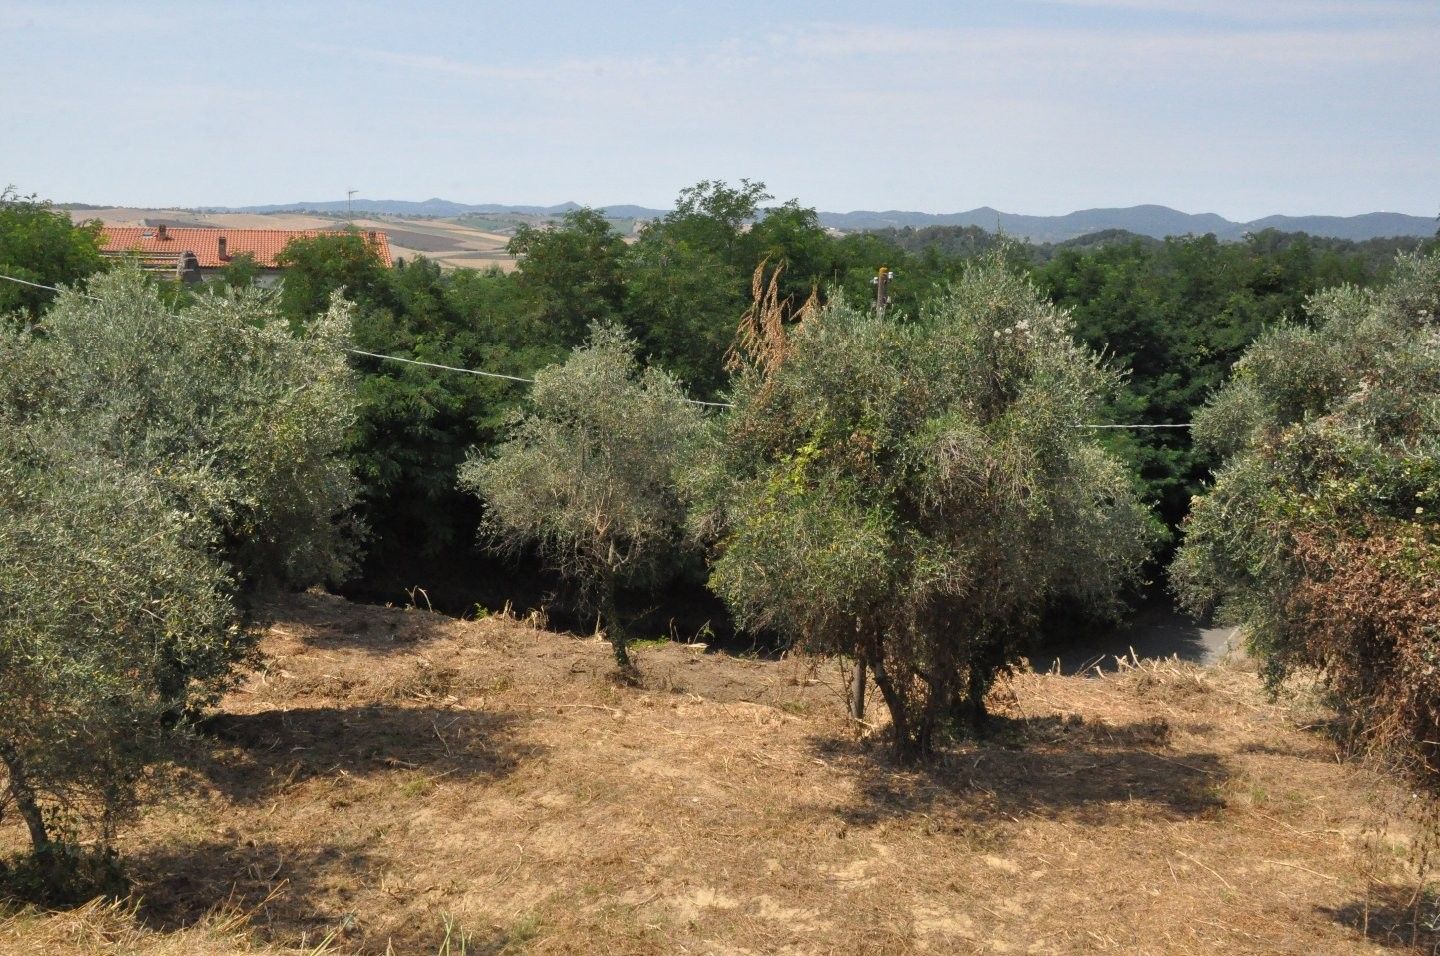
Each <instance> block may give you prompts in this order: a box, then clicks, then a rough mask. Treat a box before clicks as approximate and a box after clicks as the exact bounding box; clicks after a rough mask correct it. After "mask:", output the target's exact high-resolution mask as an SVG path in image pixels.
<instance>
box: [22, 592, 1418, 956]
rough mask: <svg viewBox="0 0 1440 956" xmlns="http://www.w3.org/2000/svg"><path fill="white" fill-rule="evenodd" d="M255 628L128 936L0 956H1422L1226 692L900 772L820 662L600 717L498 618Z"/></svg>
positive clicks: (1341, 773) (71, 934) (82, 929)
mask: <svg viewBox="0 0 1440 956" xmlns="http://www.w3.org/2000/svg"><path fill="white" fill-rule="evenodd" d="M274 619H275V621H276V623H275V624H274V626H273V627H271V628H270V630H269V633H268V635H267V637H266V640H265V644H264V649H265V651H266V653H267V654H268V664H267V665H266V667H265V668H264V670H262V671H260V672H258V673H256V674H255V675H253V677H252V678H251V679H250V680H249V681H248V682H247V683H246V684H245V686H244V687H243V688H242V689H241V690H239V691H238V692H236V693H234V694H232V695H230V696H229V697H228V698H227V699H226V700H225V701H224V703H223V706H222V707H221V708H220V712H219V713H218V714H217V715H216V717H215V718H214V720H213V721H212V722H211V724H210V726H209V727H208V728H207V733H208V736H207V737H205V738H202V739H200V740H197V741H196V742H195V744H194V745H193V746H192V747H191V748H190V751H189V753H188V754H187V755H186V756H185V758H184V759H182V760H181V761H179V762H178V763H177V765H176V766H175V767H174V768H172V769H170V770H169V771H167V772H166V773H165V774H163V775H162V776H161V777H159V778H157V779H156V781H155V783H154V788H153V789H154V792H153V794H152V800H151V802H150V804H149V809H148V811H147V812H146V814H145V816H144V817H143V819H142V820H141V821H140V823H139V824H138V825H137V826H135V827H132V828H131V829H129V830H127V831H126V832H125V834H124V836H123V841H122V845H121V847H120V849H121V852H122V854H123V855H124V857H125V858H126V859H127V860H128V861H129V865H130V872H131V873H132V875H133V877H134V878H135V881H136V891H137V894H139V897H140V898H141V902H140V903H139V904H138V906H136V907H134V908H131V909H127V908H125V907H122V906H114V905H112V906H104V905H100V904H92V906H90V907H88V908H86V909H83V910H81V911H78V912H72V913H64V914H45V913H37V912H33V911H26V912H20V913H14V912H11V913H9V914H8V915H7V914H6V913H5V912H4V911H3V910H0V953H6V954H31V953H35V954H39V953H56V952H84V953H107V954H121V953H124V954H141V956H168V954H172V953H224V952H256V953H279V952H295V951H301V952H307V951H316V950H315V947H317V946H319V945H320V944H321V943H322V941H324V940H327V939H328V940H329V943H328V944H326V947H325V948H324V949H323V951H324V952H331V953H352V952H353V953H384V952H386V951H387V947H392V948H393V951H394V952H396V953H436V952H449V953H457V954H458V953H460V952H462V951H464V952H469V953H472V954H473V953H500V952H535V953H590V952H604V953H612V954H614V953H683V952H688V953H734V954H739V953H832V952H833V953H846V954H857V953H922V952H933V953H982V952H984V953H990V952H1018V953H1080V952H1085V953H1090V952H1112V953H1302V954H1307V956H1310V954H1317V953H1340V954H1345V953H1395V952H1415V953H1420V952H1430V951H1432V948H1433V947H1434V946H1435V945H1436V943H1437V938H1436V937H1435V936H1434V935H1430V936H1427V935H1426V933H1425V931H1424V929H1423V927H1416V926H1412V925H1411V924H1410V923H1409V922H1408V921H1407V919H1406V918H1405V913H1404V912H1402V911H1403V906H1402V904H1403V903H1404V902H1406V901H1408V900H1410V899H1412V898H1414V894H1415V893H1416V892H1417V889H1419V888H1418V887H1417V886H1416V878H1415V876H1414V874H1413V873H1412V872H1411V871H1410V870H1409V869H1408V868H1407V864H1406V863H1405V861H1404V859H1403V858H1404V857H1405V855H1406V854H1405V850H1406V844H1405V835H1404V833H1403V832H1398V831H1396V830H1393V829H1392V830H1390V831H1388V832H1386V833H1383V834H1378V835H1377V833H1376V831H1375V826H1376V823H1377V819H1379V818H1380V816H1383V813H1384V811H1383V809H1382V808H1383V807H1385V806H1390V805H1393V801H1394V800H1397V799H1403V794H1401V793H1399V792H1398V791H1396V790H1395V789H1394V788H1393V787H1390V786H1389V785H1387V784H1386V783H1384V782H1383V781H1380V780H1378V779H1376V778H1375V777H1373V776H1371V775H1370V774H1369V773H1368V772H1366V771H1364V770H1362V769H1360V768H1359V767H1357V766H1355V765H1353V764H1351V763H1348V762H1346V761H1344V760H1341V759H1337V755H1336V752H1335V749H1334V747H1333V746H1332V745H1331V744H1330V743H1328V742H1327V741H1326V739H1325V738H1323V737H1322V736H1320V735H1319V734H1318V733H1316V732H1315V731H1314V730H1313V729H1307V728H1306V727H1305V726H1302V724H1304V723H1305V722H1308V721H1312V720H1315V719H1317V717H1316V714H1314V713H1312V712H1310V711H1306V710H1297V708H1296V705H1294V704H1293V703H1284V702H1282V703H1279V704H1272V703H1270V702H1268V701H1267V699H1266V698H1265V697H1264V696H1263V695H1262V694H1261V691H1260V688H1259V684H1258V681H1257V679H1256V677H1255V675H1254V674H1253V673H1250V672H1249V671H1247V670H1246V669H1245V668H1244V667H1243V666H1235V665H1228V666H1221V667H1218V668H1211V669H1201V668H1198V667H1196V666H1194V665H1188V664H1180V663H1178V662H1166V663H1149V664H1142V665H1139V666H1135V667H1131V668H1129V669H1123V670H1122V671H1121V672H1119V673H1116V674H1108V675H1105V676H1098V677H1097V676H1087V677H1080V676H1059V675H1039V674H1033V673H1031V674H1024V675H1021V676H1018V677H1017V678H1016V679H1015V680H1014V681H1013V682H1011V683H1010V684H1009V685H1008V686H1007V687H1005V688H1002V689H1001V691H1000V692H999V693H998V694H997V699H996V704H997V707H998V708H999V709H1000V710H1001V712H1002V713H1003V715H1004V716H1003V718H1002V719H1001V720H1000V721H999V725H998V727H997V729H996V734H995V736H994V737H993V739H991V740H989V741H987V742H985V743H982V744H965V745H957V746H956V747H955V748H954V749H952V750H950V751H949V752H947V753H946V754H945V756H944V759H943V760H942V761H941V762H940V763H939V764H938V765H937V766H935V767H932V768H929V769H925V770H910V769H904V768H900V767H896V766H894V765H892V764H890V763H889V762H888V760H887V757H886V753H885V750H884V748H883V740H882V739H881V737H880V734H881V732H882V729H881V728H876V729H875V730H873V731H871V732H869V734H868V735H866V734H861V733H857V729H856V728H855V727H854V726H853V725H851V724H848V723H847V721H846V720H845V719H844V717H843V707H842V703H841V691H840V688H841V686H842V680H841V675H840V673H839V671H838V670H837V669H836V666H835V665H834V664H827V663H824V662H815V661H809V660H803V659H789V660H782V661H768V660H758V659H755V660H751V659H744V658H734V657H727V656H722V655H717V654H712V653H705V652H702V651H701V650H699V649H698V648H690V647H686V646H684V645H678V644H672V645H667V646H660V647H645V648H642V649H641V650H640V651H639V653H638V658H639V665H640V668H641V670H642V672H643V673H644V674H645V683H644V686H643V687H640V688H628V687H620V686H617V685H616V684H615V683H614V682H613V681H612V680H611V679H610V676H609V672H610V663H609V651H608V647H607V646H606V645H604V644H603V643H602V642H600V641H598V640H595V639H586V638H576V637H572V636H567V635H560V634H554V633H550V632H547V631H545V630H542V629H539V628H537V627H533V626H529V625H527V624H525V623H523V622H516V621H512V620H508V619H505V618H490V619H486V620H482V621H474V622H462V621H455V620H452V619H448V618H444V617H441V616H438V615H433V614H430V613H428V612H425V611H415V610H409V611H407V610H399V609H384V608H375V607H367V606H360V605H352V604H348V603H346V602H345V601H343V600H341V599H339V598H334V597H329V596H322V595H314V594H310V595H302V596H297V597H295V598H293V599H290V600H287V601H286V602H285V603H283V604H281V605H278V606H276V607H275V608H274ZM1377 815H1380V816H1377ZM13 838H14V835H13V834H12V833H11V832H10V831H8V830H7V831H5V832H4V833H3V834H0V850H6V849H15V848H17V845H16V844H14V842H13ZM4 841H11V842H10V843H8V844H6V843H4ZM1377 847H1378V849H1377ZM1367 848H1368V849H1367ZM447 939H448V944H447V942H446V940H447ZM462 940H463V941H464V945H465V949H463V950H462V949H461V942H462ZM446 945H448V946H449V947H450V948H449V949H444V947H445V946H446Z"/></svg>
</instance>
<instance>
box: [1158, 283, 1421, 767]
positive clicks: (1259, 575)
mask: <svg viewBox="0 0 1440 956" xmlns="http://www.w3.org/2000/svg"><path fill="white" fill-rule="evenodd" d="M1437 316H1440V257H1437V256H1430V257H1428V258H1402V259H1401V260H1400V263H1399V265H1398V267H1397V269H1396V274H1395V277H1394V280H1393V281H1392V282H1391V284H1389V285H1388V286H1385V287H1384V288H1381V289H1379V290H1376V291H1372V292H1366V291H1362V290H1359V289H1355V288H1344V289H1337V290H1332V291H1330V292H1326V293H1323V294H1320V295H1318V296H1316V297H1314V298H1313V299H1312V300H1311V301H1310V303H1309V305H1308V326H1306V325H1289V326H1285V327H1283V328H1279V329H1276V330H1273V331H1271V332H1270V333H1268V334H1266V335H1265V336H1263V337H1262V338H1261V339H1260V340H1259V341H1257V342H1256V343H1255V344H1254V345H1253V346H1252V347H1251V348H1250V349H1249V350H1248V351H1247V352H1246V353H1245V357H1244V358H1243V359H1242V360H1241V361H1240V362H1239V364H1238V365H1237V366H1236V368H1235V372H1234V374H1233V376H1232V377H1231V380H1230V382H1229V383H1228V384H1227V385H1226V386H1225V388H1224V389H1223V390H1222V391H1221V392H1220V393H1219V394H1218V395H1217V396H1216V397H1215V399H1214V400H1213V401H1212V402H1211V403H1210V404H1209V405H1208V406H1207V408H1206V409H1205V411H1204V412H1203V414H1202V415H1201V416H1200V418H1199V421H1198V422H1197V438H1198V439H1199V440H1201V441H1203V442H1205V443H1206V444H1207V445H1209V446H1210V447H1212V448H1214V449H1216V450H1217V451H1218V452H1220V453H1223V454H1224V455H1225V456H1226V458H1225V464H1224V466H1223V468H1221V470H1220V471H1219V472H1218V474H1217V476H1216V479H1215V483H1214V486H1213V487H1212V488H1210V489H1209V490H1207V491H1206V493H1205V494H1204V495H1202V496H1201V497H1199V498H1197V499H1196V500H1195V501H1194V504H1193V510H1192V512H1191V515H1190V517H1189V519H1188V520H1187V521H1186V524H1185V543H1184V546H1183V547H1182V549H1181V551H1180V554H1179V556H1178V558H1177V560H1176V563H1175V566H1174V570H1173V578H1174V582H1175V586H1176V588H1177V590H1178V591H1179V593H1180V595H1181V597H1182V598H1183V599H1184V601H1185V602H1186V603H1187V604H1188V605H1189V606H1191V607H1192V608H1194V609H1196V610H1206V609H1208V608H1210V607H1211V606H1213V605H1216V604H1218V605H1219V606H1220V609H1221V611H1222V613H1224V614H1226V615H1227V616H1228V617H1229V618H1231V619H1233V620H1235V621H1238V622H1242V623H1244V624H1245V625H1246V627H1247V631H1248V635H1249V641H1250V644H1251V646H1252V647H1253V648H1254V649H1255V650H1256V651H1257V652H1259V654H1260V655H1261V656H1262V657H1263V659H1264V660H1265V661H1266V662H1267V664H1268V666H1269V671H1270V675H1271V678H1272V680H1277V681H1278V680H1279V679H1280V678H1282V677H1283V676H1284V675H1285V674H1286V673H1287V672H1289V671H1290V670H1292V669H1293V668H1296V667H1318V668H1320V669H1321V672H1322V673H1323V674H1324V676H1325V677H1326V679H1327V680H1328V681H1329V682H1330V685H1331V687H1332V688H1333V689H1334V691H1335V694H1336V698H1337V700H1338V702H1339V703H1340V705H1341V707H1342V708H1343V710H1344V713H1345V715H1346V716H1347V718H1348V719H1349V726H1350V729H1351V730H1352V731H1353V732H1355V733H1356V734H1357V735H1358V738H1359V739H1360V740H1361V741H1363V742H1367V743H1373V744H1378V745H1382V746H1384V747H1386V748H1387V749H1390V748H1398V751H1399V752H1401V753H1402V754H1404V755H1406V756H1408V757H1410V758H1413V759H1415V760H1416V761H1418V763H1419V765H1420V766H1421V767H1422V768H1423V769H1425V770H1426V771H1428V772H1429V773H1432V774H1440V743H1437V741H1440V587H1437V582H1440V521H1437V508H1440V318H1437Z"/></svg>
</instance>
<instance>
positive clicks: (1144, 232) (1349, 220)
mask: <svg viewBox="0 0 1440 956" xmlns="http://www.w3.org/2000/svg"><path fill="white" fill-rule="evenodd" d="M820 221H821V222H822V223H823V224H824V225H827V226H832V227H834V228H836V229H844V230H847V231H860V230H866V231H870V230H876V229H903V228H905V227H906V226H909V227H911V228H915V229H920V228H924V227H926V226H979V227H980V228H982V229H985V230H988V231H991V232H994V231H996V230H997V229H998V230H999V231H1001V232H1004V233H1007V234H1009V235H1012V236H1016V237H1019V238H1022V239H1027V240H1029V241H1031V242H1065V241H1067V240H1070V239H1076V238H1079V237H1081V236H1087V235H1090V234H1092V233H1098V232H1105V231H1107V230H1123V231H1125V232H1132V233H1135V234H1137V235H1141V236H1149V237H1151V238H1152V239H1163V238H1165V237H1166V236H1183V235H1190V234H1193V235H1205V234H1206V233H1214V234H1215V236H1216V237H1217V238H1220V239H1230V240H1234V239H1240V238H1241V237H1243V236H1244V235H1245V234H1246V233H1251V232H1260V231H1261V230H1263V229H1277V230H1279V231H1281V232H1308V233H1310V234H1311V235H1313V236H1326V237H1329V238H1334V239H1353V240H1357V241H1359V240H1364V239H1378V238H1382V237H1391V236H1417V237H1428V236H1433V235H1435V231H1436V222H1435V220H1434V219H1429V218H1426V217H1423V216H1407V215H1404V214H1401V213H1391V212H1372V213H1366V214H1365V215H1361V216H1266V217H1265V218H1263V219H1256V220H1254V221H1252V222H1231V221H1230V220H1229V219H1226V218H1225V217H1223V216H1218V215H1216V214H1215V213H1199V214H1192V213H1184V212H1180V211H1179V210H1176V209H1171V208H1170V207H1168V206H1153V205H1152V206H1130V207H1127V208H1122V209H1082V210H1079V211H1077V212H1072V213H1067V214H1066V215H1064V216H1022V215H1018V214H1016V213H1008V212H1001V211H999V210H998V209H992V208H990V207H989V206H982V207H980V208H979V209H972V210H970V211H969V212H957V213H942V214H935V213H923V212H900V211H895V210H891V211H887V212H846V213H823V212H822V213H821V214H820Z"/></svg>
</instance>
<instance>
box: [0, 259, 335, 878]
mask: <svg viewBox="0 0 1440 956" xmlns="http://www.w3.org/2000/svg"><path fill="white" fill-rule="evenodd" d="M89 291H90V292H91V293H92V294H93V295H94V296H96V297H98V299H99V301H98V302H97V301H93V300H92V299H90V298H87V297H85V296H82V295H79V294H77V293H73V292H68V293H64V294H62V295H60V296H59V297H58V299H57V300H56V302H55V303H54V305H53V306H52V307H51V308H50V309H49V311H48V312H46V313H45V315H44V317H43V321H42V322H41V323H40V325H39V326H38V327H36V328H34V329H31V330H25V331H19V330H14V331H10V332H7V333H3V334H0V557H3V560H0V712H3V713H4V714H5V715H6V719H5V720H4V721H3V722H0V768H3V785H4V787H5V795H6V797H7V798H8V799H5V800H0V810H8V809H9V807H11V806H13V808H14V809H15V812H16V813H17V815H18V816H19V817H20V819H21V820H22V821H23V822H24V823H25V825H26V827H27V829H28V830H29V833H30V838H31V843H32V846H33V848H34V851H35V855H34V859H32V860H31V861H30V862H29V863H27V864H25V865H24V866H22V867H20V868H18V869H16V870H14V871H13V872H12V873H10V876H11V877H12V878H14V879H19V880H21V881H22V882H25V881H26V880H30V879H32V878H34V879H39V880H41V881H42V882H44V883H46V884H47V885H48V886H50V887H51V888H52V889H54V890H55V891H57V892H60V893H61V895H64V894H65V893H66V892H68V890H66V887H71V888H73V887H75V886H78V885H79V884H78V883H76V882H75V881H76V880H77V879H79V877H80V876H81V875H83V873H82V872H81V871H87V872H92V875H95V874H100V873H103V872H104V871H106V867H105V866H104V865H102V864H104V862H105V861H104V859H92V858H91V857H89V856H86V855H84V854H82V855H79V856H77V855H76V854H74V853H72V852H70V849H69V848H68V847H69V845H70V844H71V843H72V842H73V841H75V840H78V839H81V838H83V837H90V836H93V837H95V838H97V839H98V840H99V845H100V846H101V847H102V848H103V847H106V846H108V845H109V840H110V837H111V835H112V833H113V828H114V826H115V824H116V823H117V822H118V821H119V820H121V819H123V818H124V816H125V815H126V814H127V813H128V812H129V811H130V810H132V809H133V807H134V804H135V797H136V785H137V783H138V781H139V779H140V775H141V773H142V772H143V770H144V768H145V766H146V765H147V763H149V762H150V761H151V760H152V759H153V758H154V757H155V756H156V755H157V754H158V753H159V752H160V751H161V747H162V746H163V744H164V743H165V738H166V736H167V735H168V734H169V733H171V732H173V729H174V727H175V726H176V720H177V719H183V718H184V716H185V715H187V714H188V713H189V712H191V711H193V710H194V709H195V708H199V707H202V706H205V705H207V704H209V703H212V702H213V701H214V700H215V699H217V697H218V695H219V694H220V693H221V692H222V691H223V690H225V689H226V687H228V686H229V685H230V683H231V682H232V680H233V679H234V676H235V674H236V672H237V669H238V668H240V667H241V666H242V665H244V664H246V663H247V662H248V661H249V660H250V659H251V657H252V655H253V652H254V648H255V639H256V635H255V634H254V633H253V632H251V631H247V630H245V629H243V628H242V627H241V620H242V614H241V610H242V609H243V607H244V606H245V601H244V600H243V598H244V594H243V592H242V589H244V590H255V589H259V588H262V587H265V586H268V585H288V586H299V585H304V584H308V583H311V582H315V581H319V580H323V579H325V578H333V577H336V576H339V575H343V574H344V573H346V571H347V570H348V567H349V564H350V560H351V555H352V554H353V551H354V546H355V541H354V536H353V534H351V533H350V528H349V524H350V522H349V514H350V511H351V509H352V506H353V502H354V497H355V482H354V480H353V479H352V477H351V475H350V470H349V463H348V461H347V460H346V459H345V456H344V454H343V453H344V450H345V447H346V440H347V439H346V434H345V433H346V431H347V429H348V428H349V426H350V423H351V421H352V420H353V415H354V411H353V409H354V389H353V383H352V379H351V373H350V372H349V370H348V368H347V366H346V363H345V359H344V355H343V352H342V347H343V345H344V344H345V340H346V339H345V337H346V335H347V333H348V326H349V307H348V306H347V305H346V304H345V303H344V302H343V301H340V300H337V301H336V302H335V303H334V304H333V305H332V306H331V308H330V309H328V310H327V311H326V312H325V313H324V314H322V315H320V316H318V317H316V318H314V319H313V320H312V321H310V322H309V323H308V330H307V334H306V335H305V336H303V337H301V338H296V337H295V336H294V335H292V334H291V332H290V330H289V327H288V324H287V323H286V322H284V321H282V319H281V317H280V314H279V312H278V311H277V310H276V308H275V307H274V303H273V298H272V297H269V296H267V295H265V294H264V293H261V292H259V291H258V290H252V289H244V290H239V291H234V292H230V293H228V294H226V295H223V296H220V295H214V294H204V295H201V296H199V297H198V298H197V299H195V301H194V302H193V303H192V304H191V305H190V306H188V307H187V308H185V309H184V310H183V311H181V312H179V313H178V314H177V313H173V312H171V311H170V310H169V309H168V308H167V307H166V305H165V303H164V301H163V298H162V297H161V295H160V292H159V291H158V290H157V289H156V288H154V287H152V286H150V285H148V284H146V282H145V280H144V277H143V276H141V275H140V274H139V273H138V272H135V271H131V270H122V271H119V272H114V273H108V274H104V275H101V276H97V277H96V278H94V279H93V280H92V281H91V283H90V286H89ZM27 874H28V875H27Z"/></svg>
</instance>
